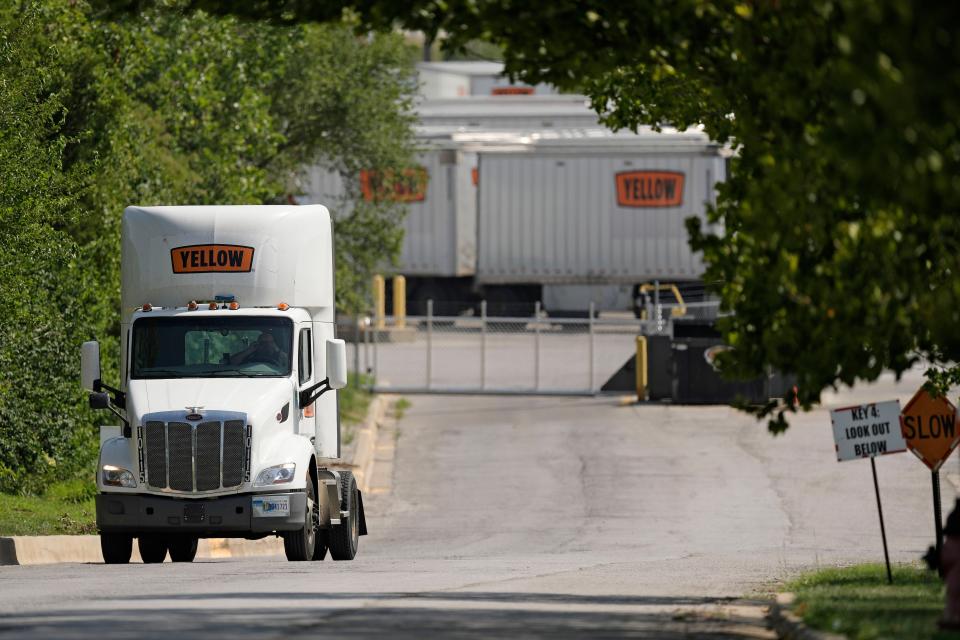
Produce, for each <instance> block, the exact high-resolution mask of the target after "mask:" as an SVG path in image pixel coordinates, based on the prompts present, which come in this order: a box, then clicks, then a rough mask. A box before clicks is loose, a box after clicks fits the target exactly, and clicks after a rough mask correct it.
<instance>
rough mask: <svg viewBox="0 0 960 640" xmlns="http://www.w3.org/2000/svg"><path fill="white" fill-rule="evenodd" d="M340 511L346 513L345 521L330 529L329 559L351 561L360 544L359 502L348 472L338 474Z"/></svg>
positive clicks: (351, 475) (354, 481)
mask: <svg viewBox="0 0 960 640" xmlns="http://www.w3.org/2000/svg"><path fill="white" fill-rule="evenodd" d="M340 495H341V496H343V497H342V498H341V499H340V510H341V511H346V512H347V513H348V515H347V518H346V521H344V519H343V518H342V517H341V519H340V524H339V525H337V526H334V527H331V528H330V533H329V539H330V557H331V558H333V559H334V560H353V559H354V557H356V555H357V546H358V544H359V543H360V506H359V505H360V501H359V499H358V498H357V481H356V479H355V478H354V477H353V474H352V473H350V472H349V471H341V472H340Z"/></svg>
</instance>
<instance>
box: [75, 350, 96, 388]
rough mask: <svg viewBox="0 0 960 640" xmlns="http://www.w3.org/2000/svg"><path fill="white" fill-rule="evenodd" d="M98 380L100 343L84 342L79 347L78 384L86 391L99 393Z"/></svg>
mask: <svg viewBox="0 0 960 640" xmlns="http://www.w3.org/2000/svg"><path fill="white" fill-rule="evenodd" d="M99 379H100V343H99V342H97V341H96V340H91V341H90V342H84V343H83V346H82V347H80V384H81V386H82V387H83V388H84V389H86V390H87V391H99V390H100V389H98V388H97V384H96V383H97V381H98V380H99Z"/></svg>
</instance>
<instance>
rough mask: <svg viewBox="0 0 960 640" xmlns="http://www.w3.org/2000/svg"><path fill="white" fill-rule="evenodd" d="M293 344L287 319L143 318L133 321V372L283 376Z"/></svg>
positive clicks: (287, 371) (151, 375)
mask: <svg viewBox="0 0 960 640" xmlns="http://www.w3.org/2000/svg"><path fill="white" fill-rule="evenodd" d="M292 348H293V323H292V322H291V321H290V320H288V319H286V318H255V317H233V318H222V317H220V318H217V317H211V316H197V317H193V318H183V317H179V318H141V319H139V320H137V321H136V322H135V323H134V325H133V354H132V356H133V358H132V362H131V372H130V376H131V377H132V378H135V379H136V378H139V379H143V378H219V377H261V376H262V377H283V376H287V375H289V374H290V365H291V360H290V354H291V353H292V350H293V349H292Z"/></svg>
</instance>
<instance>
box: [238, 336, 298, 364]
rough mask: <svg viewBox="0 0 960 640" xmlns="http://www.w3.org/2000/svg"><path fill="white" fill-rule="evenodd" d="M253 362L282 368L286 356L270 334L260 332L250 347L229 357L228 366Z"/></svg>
mask: <svg viewBox="0 0 960 640" xmlns="http://www.w3.org/2000/svg"><path fill="white" fill-rule="evenodd" d="M254 362H264V363H266V364H271V365H274V366H277V367H283V366H284V365H285V364H286V354H285V353H284V351H283V349H281V348H280V347H278V346H277V343H276V340H274V338H273V335H272V334H270V333H268V332H266V331H264V332H262V333H261V334H260V336H259V337H258V338H257V340H256V341H255V342H253V343H251V344H250V346H248V347H247V348H246V349H244V350H243V351H238V352H237V353H235V354H233V355H231V356H230V364H250V363H254Z"/></svg>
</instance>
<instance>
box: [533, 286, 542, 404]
mask: <svg viewBox="0 0 960 640" xmlns="http://www.w3.org/2000/svg"><path fill="white" fill-rule="evenodd" d="M533 330H534V334H533V388H534V390H535V391H539V390H540V301H539V300H538V301H537V304H536V306H535V307H534V311H533Z"/></svg>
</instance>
